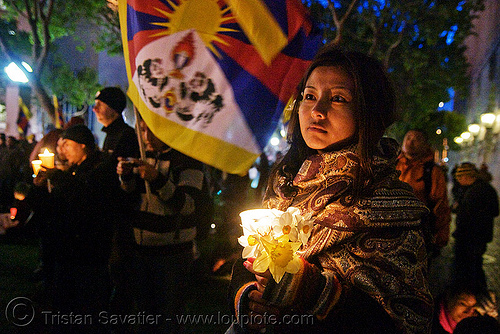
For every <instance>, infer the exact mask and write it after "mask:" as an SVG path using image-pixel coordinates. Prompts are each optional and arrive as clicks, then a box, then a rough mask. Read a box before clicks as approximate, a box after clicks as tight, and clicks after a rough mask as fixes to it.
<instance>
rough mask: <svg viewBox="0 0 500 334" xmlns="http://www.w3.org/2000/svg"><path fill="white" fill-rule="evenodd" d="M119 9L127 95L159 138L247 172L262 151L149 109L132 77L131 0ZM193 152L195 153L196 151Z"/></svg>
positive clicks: (206, 160) (199, 156) (206, 159)
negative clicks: (130, 40)
mask: <svg viewBox="0 0 500 334" xmlns="http://www.w3.org/2000/svg"><path fill="white" fill-rule="evenodd" d="M118 12H119V15H120V17H119V18H120V27H121V33H122V42H123V53H124V59H125V67H126V69H127V77H128V81H129V88H128V90H127V95H128V96H129V97H130V99H131V100H132V102H133V103H134V106H135V107H136V108H137V110H139V112H140V113H141V116H142V117H143V119H144V121H145V122H146V124H147V125H148V126H149V128H150V129H151V131H152V132H153V133H154V134H155V135H156V136H157V137H158V138H159V139H161V140H162V141H165V142H166V143H168V145H169V146H170V147H172V148H173V149H175V150H177V151H179V152H182V153H184V154H186V155H188V156H190V157H192V158H194V159H196V160H199V161H201V162H203V163H206V164H208V165H210V166H213V167H215V168H218V169H221V170H223V171H226V172H228V173H231V174H238V175H242V176H243V175H246V174H247V173H248V170H249V169H250V167H251V166H252V164H253V163H254V162H255V160H256V159H257V158H258V157H259V155H260V154H259V153H257V154H256V153H253V152H249V151H247V150H245V149H243V148H241V147H238V146H236V145H233V144H230V143H228V142H225V141H223V140H220V139H218V138H215V137H212V136H208V135H206V134H204V133H202V132H198V131H194V130H191V129H189V128H187V127H185V126H182V125H180V124H178V123H176V122H174V121H171V120H169V119H167V118H165V117H162V116H160V115H158V114H156V113H154V112H152V111H151V110H149V108H148V107H147V105H146V104H145V103H144V101H143V100H142V99H141V97H140V94H139V91H138V89H137V87H136V86H135V83H134V82H133V81H132V71H131V68H130V60H129V48H128V36H127V0H119V2H118ZM165 129H168V131H165ZM189 152H195V153H194V154H192V153H189Z"/></svg>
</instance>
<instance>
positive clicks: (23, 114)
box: [17, 97, 33, 134]
mask: <svg viewBox="0 0 500 334" xmlns="http://www.w3.org/2000/svg"><path fill="white" fill-rule="evenodd" d="M32 116H33V115H32V114H31V111H30V110H29V108H28V107H27V106H26V104H24V101H23V99H22V98H21V97H20V98H19V114H18V115H17V131H18V132H19V133H21V134H26V133H27V132H28V127H29V121H30V119H31V117H32Z"/></svg>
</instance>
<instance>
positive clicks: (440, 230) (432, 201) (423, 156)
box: [396, 129, 451, 259]
mask: <svg viewBox="0 0 500 334" xmlns="http://www.w3.org/2000/svg"><path fill="white" fill-rule="evenodd" d="M396 169H397V170H399V171H400V172H401V175H400V176H399V179H400V180H401V181H403V182H406V183H408V184H409V185H410V186H411V187H412V188H413V190H414V192H415V195H416V196H417V197H418V199H420V200H421V201H422V202H424V204H425V205H426V206H427V208H428V209H429V210H430V213H429V215H428V216H427V217H426V218H425V220H424V222H425V227H426V231H425V232H426V235H427V238H426V239H427V240H426V241H427V250H428V254H429V258H430V259H432V258H433V257H436V256H437V255H439V253H440V250H441V249H442V248H443V247H444V246H446V245H447V244H448V240H449V238H450V222H451V210H450V206H449V203H448V190H447V185H446V175H445V173H444V172H443V170H442V169H441V168H440V167H439V166H437V165H436V164H435V163H434V152H433V151H432V149H431V146H430V144H429V141H428V138H427V135H426V134H425V132H423V131H422V130H419V129H413V130H410V131H408V132H407V133H406V135H405V137H404V139H403V145H402V147H401V154H400V155H399V157H398V162H397V164H396Z"/></svg>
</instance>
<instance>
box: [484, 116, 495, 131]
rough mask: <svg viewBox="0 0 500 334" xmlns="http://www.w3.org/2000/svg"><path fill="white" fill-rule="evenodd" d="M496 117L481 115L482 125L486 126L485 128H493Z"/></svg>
mask: <svg viewBox="0 0 500 334" xmlns="http://www.w3.org/2000/svg"><path fill="white" fill-rule="evenodd" d="M495 119H496V115H495V114H493V113H486V114H482V115H481V123H483V124H484V126H485V127H487V128H491V127H492V126H493V124H494V123H495Z"/></svg>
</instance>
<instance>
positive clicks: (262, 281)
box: [243, 258, 279, 330]
mask: <svg viewBox="0 0 500 334" xmlns="http://www.w3.org/2000/svg"><path fill="white" fill-rule="evenodd" d="M254 261H255V258H248V259H247V260H246V261H245V262H244V263H243V265H244V266H245V268H246V269H247V270H248V271H250V272H251V273H253V274H254V275H255V279H256V280H257V290H253V291H250V293H249V294H248V298H249V299H250V301H249V303H248V307H249V309H250V314H249V316H250V319H249V321H248V324H246V325H247V326H248V328H250V329H252V330H260V329H263V328H265V327H266V325H268V324H269V320H270V319H269V318H263V317H269V316H270V315H273V316H275V317H274V319H276V318H277V316H279V309H278V308H277V307H274V306H270V305H267V302H266V300H264V299H263V298H262V295H263V293H264V290H265V289H266V285H267V283H268V282H269V280H270V279H271V273H270V272H269V270H267V271H266V272H264V273H258V272H256V271H255V270H253V262H254ZM259 318H260V319H259Z"/></svg>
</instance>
